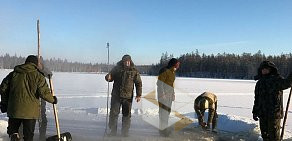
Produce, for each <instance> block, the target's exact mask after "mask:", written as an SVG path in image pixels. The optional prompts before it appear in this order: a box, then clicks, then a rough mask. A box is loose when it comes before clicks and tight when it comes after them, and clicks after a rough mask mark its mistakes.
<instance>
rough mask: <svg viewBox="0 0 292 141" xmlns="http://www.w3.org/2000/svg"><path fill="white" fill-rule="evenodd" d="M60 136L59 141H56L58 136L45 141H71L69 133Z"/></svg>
mask: <svg viewBox="0 0 292 141" xmlns="http://www.w3.org/2000/svg"><path fill="white" fill-rule="evenodd" d="M60 135H61V139H60V140H59V139H58V135H54V136H51V137H48V138H47V140H46V141H72V136H71V134H70V133H69V132H65V133H62V134H60Z"/></svg>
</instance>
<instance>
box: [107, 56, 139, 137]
mask: <svg viewBox="0 0 292 141" xmlns="http://www.w3.org/2000/svg"><path fill="white" fill-rule="evenodd" d="M105 80H106V81H108V82H112V81H114V84H113V90H112V93H111V96H112V97H111V108H110V115H109V128H110V130H111V132H110V136H115V135H116V134H117V122H118V116H119V113H120V107H121V106H122V114H123V118H122V136H124V137H127V136H129V129H130V124H131V108H132V101H133V90H134V85H135V87H136V98H135V99H136V101H137V102H139V101H140V100H141V95H142V80H141V77H140V73H139V72H138V70H137V69H136V68H135V66H134V63H133V61H132V60H131V56H130V55H124V56H123V58H122V60H121V61H119V62H118V63H117V65H116V66H115V67H114V68H113V69H112V70H111V71H110V73H109V74H107V75H106V76H105Z"/></svg>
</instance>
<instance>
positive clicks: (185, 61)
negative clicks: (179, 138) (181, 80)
mask: <svg viewBox="0 0 292 141" xmlns="http://www.w3.org/2000/svg"><path fill="white" fill-rule="evenodd" d="M173 57H174V56H173V55H172V54H168V53H167V52H166V53H163V54H162V56H161V59H160V62H159V63H157V64H155V65H154V64H153V65H140V66H136V67H137V69H138V70H139V71H140V73H142V74H148V75H158V72H159V69H160V68H162V67H164V66H166V65H167V63H168V61H169V60H170V59H171V58H173ZM178 60H179V61H180V62H181V66H180V69H179V70H178V72H177V75H178V76H184V77H199V78H227V79H231V78H232V79H253V76H254V75H256V73H257V68H258V67H259V65H260V63H261V62H262V61H263V60H270V61H273V62H274V63H275V64H276V65H277V67H278V68H279V71H280V73H281V74H282V75H283V76H286V75H287V74H288V73H289V72H291V71H292V54H291V53H289V54H282V55H274V56H271V55H268V56H266V55H265V54H263V53H261V51H258V52H257V53H255V54H251V53H243V54H241V55H239V54H229V53H222V54H220V53H218V54H217V55H214V54H211V55H206V54H204V53H203V54H200V53H199V52H198V50H196V51H195V52H191V53H187V54H183V55H181V56H180V57H178ZM24 61H25V57H20V56H17V55H14V56H10V55H8V54H5V55H2V56H0V68H1V69H13V68H14V66H16V65H19V64H22V63H24ZM134 62H135V60H134ZM44 63H45V65H46V66H47V67H48V68H50V69H51V70H52V71H57V72H107V71H108V67H107V64H102V63H101V64H99V63H95V64H92V63H79V62H70V61H67V60H66V59H65V60H62V59H55V58H53V59H49V60H44ZM114 65H115V64H111V65H110V66H109V68H112V67H113V66H114Z"/></svg>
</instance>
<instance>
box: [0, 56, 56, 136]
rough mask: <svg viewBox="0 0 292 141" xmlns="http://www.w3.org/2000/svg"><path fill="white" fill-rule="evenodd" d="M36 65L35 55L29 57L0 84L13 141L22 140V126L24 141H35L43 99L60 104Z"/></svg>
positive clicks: (8, 129)
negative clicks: (36, 125) (20, 129)
mask: <svg viewBox="0 0 292 141" xmlns="http://www.w3.org/2000/svg"><path fill="white" fill-rule="evenodd" d="M37 64H38V58H37V57H36V56H34V55H30V56H28V57H27V59H26V61H25V64H22V65H19V66H16V67H15V68H14V71H12V72H11V73H9V74H8V75H7V76H6V77H5V78H4V79H3V81H2V83H1V85H0V94H1V105H4V107H7V116H8V117H9V120H8V128H7V133H8V134H9V136H10V137H11V140H19V135H18V130H19V126H20V125H21V124H23V134H24V141H32V140H33V136H34V129H35V124H36V119H38V118H39V116H40V98H42V99H44V100H46V101H48V102H50V103H54V104H56V103H57V98H56V97H53V96H52V94H51V91H50V89H49V87H48V84H47V82H46V79H45V77H44V75H43V74H42V73H41V72H40V70H39V69H38V68H37ZM1 107H2V106H1Z"/></svg>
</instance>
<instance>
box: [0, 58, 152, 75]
mask: <svg viewBox="0 0 292 141" xmlns="http://www.w3.org/2000/svg"><path fill="white" fill-rule="evenodd" d="M25 59H26V57H21V56H17V55H14V56H10V55H9V54H5V55H1V56H0V69H13V68H14V67H15V66H16V65H20V64H23V63H24V62H25ZM44 64H45V66H46V67H47V68H49V69H50V70H52V71H55V72H108V65H107V64H103V63H100V64H99V63H95V64H92V63H80V62H70V61H68V60H66V59H65V60H63V59H55V58H52V59H48V60H44ZM113 66H114V65H113V64H111V65H109V68H110V69H111V68H112V67H113ZM149 68H150V66H147V65H145V66H144V65H143V66H137V69H139V71H140V72H141V73H142V74H148V71H147V70H149Z"/></svg>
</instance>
